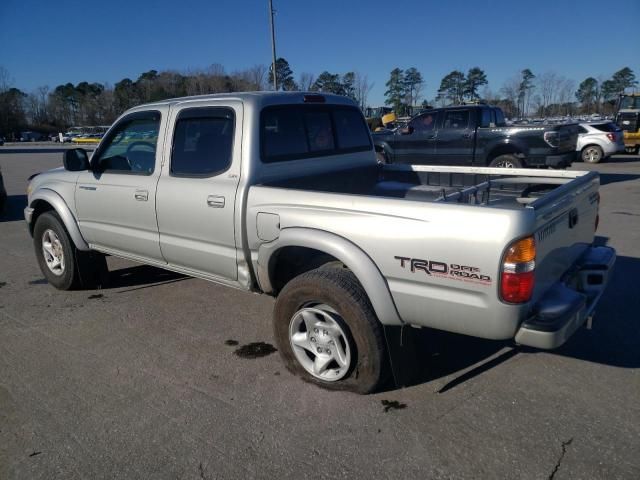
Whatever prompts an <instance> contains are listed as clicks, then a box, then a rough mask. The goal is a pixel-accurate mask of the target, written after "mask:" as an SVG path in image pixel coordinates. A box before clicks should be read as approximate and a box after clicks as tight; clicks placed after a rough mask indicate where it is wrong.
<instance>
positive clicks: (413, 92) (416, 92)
mask: <svg viewBox="0 0 640 480" xmlns="http://www.w3.org/2000/svg"><path fill="white" fill-rule="evenodd" d="M423 87H424V80H423V79H422V74H421V73H420V72H419V71H418V69H417V68H415V67H411V68H409V69H407V71H406V72H404V91H405V95H406V101H407V104H408V105H412V106H415V105H417V104H418V100H420V93H421V92H422V88H423Z"/></svg>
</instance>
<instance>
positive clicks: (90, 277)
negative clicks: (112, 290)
mask: <svg viewBox="0 0 640 480" xmlns="http://www.w3.org/2000/svg"><path fill="white" fill-rule="evenodd" d="M48 231H50V232H53V233H54V234H55V235H56V236H57V239H58V240H59V245H58V251H60V250H61V252H62V255H63V257H62V258H64V268H63V271H61V272H60V273H59V274H56V273H54V271H53V270H52V269H51V268H49V266H48V265H47V260H46V259H45V253H44V251H43V247H42V244H43V240H44V235H45V233H46V232H48ZM49 235H50V234H49ZM48 238H51V237H50V236H49V237H48ZM33 244H34V248H35V253H36V258H37V259H38V265H39V266H40V270H41V271H42V274H43V275H44V276H45V278H46V279H47V282H49V283H50V284H51V285H53V286H54V287H55V288H57V289H59V290H72V289H77V288H91V287H95V286H98V285H100V284H101V283H102V279H104V278H105V275H104V272H105V271H106V268H107V266H106V265H107V264H106V260H105V258H104V256H103V255H100V254H97V253H94V252H81V251H79V250H77V249H76V246H75V245H74V243H73V241H72V240H71V238H70V237H69V233H68V232H67V229H66V228H65V226H64V224H63V223H62V221H61V220H60V217H58V214H57V213H55V212H45V213H43V214H42V215H40V216H39V217H38V219H37V220H36V224H35V226H34V229H33Z"/></svg>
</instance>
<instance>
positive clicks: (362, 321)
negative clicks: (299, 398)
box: [273, 268, 386, 394]
mask: <svg viewBox="0 0 640 480" xmlns="http://www.w3.org/2000/svg"><path fill="white" fill-rule="evenodd" d="M273 321H274V333H275V339H276V343H277V345H278V349H279V351H280V354H281V357H282V359H283V361H284V363H285V365H286V367H287V368H288V369H289V370H290V371H291V372H292V373H294V374H295V375H298V376H300V377H302V378H303V379H304V380H306V381H309V382H312V383H314V384H316V385H319V386H321V387H323V388H327V389H330V390H348V391H352V392H356V393H363V394H364V393H369V392H371V391H373V390H374V389H375V388H376V386H377V385H378V384H379V383H380V381H381V379H382V376H383V370H384V362H385V358H386V357H385V353H384V352H385V349H384V340H383V332H382V326H381V325H380V323H379V321H378V319H377V318H376V315H375V313H374V311H373V307H372V306H371V303H370V302H369V299H368V297H367V295H366V293H365V291H364V289H363V288H362V286H361V285H360V283H359V282H358V280H357V279H356V277H355V275H353V273H352V272H351V271H349V270H346V269H339V268H319V269H316V270H311V271H309V272H306V273H303V274H302V275H300V276H298V277H296V278H294V279H293V280H291V281H290V282H289V283H288V284H287V285H286V286H285V287H284V288H283V290H282V292H280V295H279V296H278V298H277V300H276V305H275V309H274V318H273Z"/></svg>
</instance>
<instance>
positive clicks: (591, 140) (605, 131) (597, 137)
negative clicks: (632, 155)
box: [576, 122, 624, 163]
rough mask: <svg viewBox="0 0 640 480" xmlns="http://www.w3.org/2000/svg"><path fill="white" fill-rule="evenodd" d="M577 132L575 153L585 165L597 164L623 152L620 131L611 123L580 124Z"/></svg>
mask: <svg viewBox="0 0 640 480" xmlns="http://www.w3.org/2000/svg"><path fill="white" fill-rule="evenodd" d="M578 131H579V132H580V134H579V135H578V142H577V144H576V151H577V152H579V155H580V158H581V159H582V161H583V162H585V163H598V162H599V161H601V160H602V159H604V158H607V157H610V156H611V155H613V154H616V153H620V152H624V140H623V138H622V130H621V129H620V128H618V127H617V126H616V125H614V124H613V123H611V122H598V123H581V124H580V126H579V127H578Z"/></svg>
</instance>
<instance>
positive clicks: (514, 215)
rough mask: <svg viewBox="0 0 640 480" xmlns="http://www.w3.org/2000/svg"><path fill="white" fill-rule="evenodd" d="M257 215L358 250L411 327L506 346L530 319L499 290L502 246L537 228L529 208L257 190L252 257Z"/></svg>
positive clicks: (252, 200)
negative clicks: (380, 277)
mask: <svg viewBox="0 0 640 480" xmlns="http://www.w3.org/2000/svg"><path fill="white" fill-rule="evenodd" d="M259 212H264V213H273V214H277V215H279V217H280V228H281V229H286V228H290V227H302V228H309V229H318V230H323V231H327V232H331V233H333V234H335V235H338V236H341V237H343V238H345V239H347V240H348V241H350V242H352V243H354V244H356V245H357V246H358V247H359V248H360V249H361V250H363V251H364V252H365V253H366V254H367V255H368V256H369V257H370V258H371V259H372V260H373V262H374V263H375V264H376V265H377V267H378V269H379V270H380V272H381V273H382V275H383V276H384V277H385V279H386V282H387V284H388V287H389V290H390V292H391V294H392V297H393V300H394V302H395V306H396V308H397V311H398V313H399V315H400V317H401V318H402V320H403V321H404V322H406V323H409V324H413V325H421V326H428V327H434V328H439V329H442V330H447V331H452V332H457V333H464V334H468V335H474V336H478V337H483V338H493V339H504V338H510V337H513V335H514V333H515V331H516V329H517V326H518V325H519V323H520V322H521V321H522V319H523V315H524V314H525V309H526V307H522V306H517V305H507V304H504V303H502V302H501V301H500V300H499V299H498V287H499V265H500V261H501V257H502V254H503V250H504V248H505V245H507V244H508V243H509V242H510V241H512V240H513V239H514V238H516V237H518V236H522V235H523V233H524V232H527V231H529V232H531V231H533V229H534V225H535V218H534V214H533V212H532V211H530V210H528V209H521V210H506V209H494V208H483V207H478V206H465V205H453V204H442V203H439V204H436V205H432V204H427V203H423V202H414V201H407V200H404V199H402V200H401V199H390V198H376V197H369V196H359V195H345V194H334V193H324V192H308V191H301V190H291V189H284V188H274V187H264V186H252V187H251V188H250V191H249V197H248V209H247V222H248V229H247V230H248V231H247V235H248V243H249V245H250V248H251V251H252V252H257V249H258V248H259V246H260V244H261V243H262V241H261V240H260V239H259V238H258V236H257V233H256V217H257V214H258V213H259ZM276 241H277V240H276ZM252 257H253V258H254V259H255V258H256V255H255V253H254V254H253V255H252ZM255 267H256V268H257V265H255ZM452 272H467V274H475V275H476V277H469V276H463V275H464V274H460V273H455V274H454V273H452Z"/></svg>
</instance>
